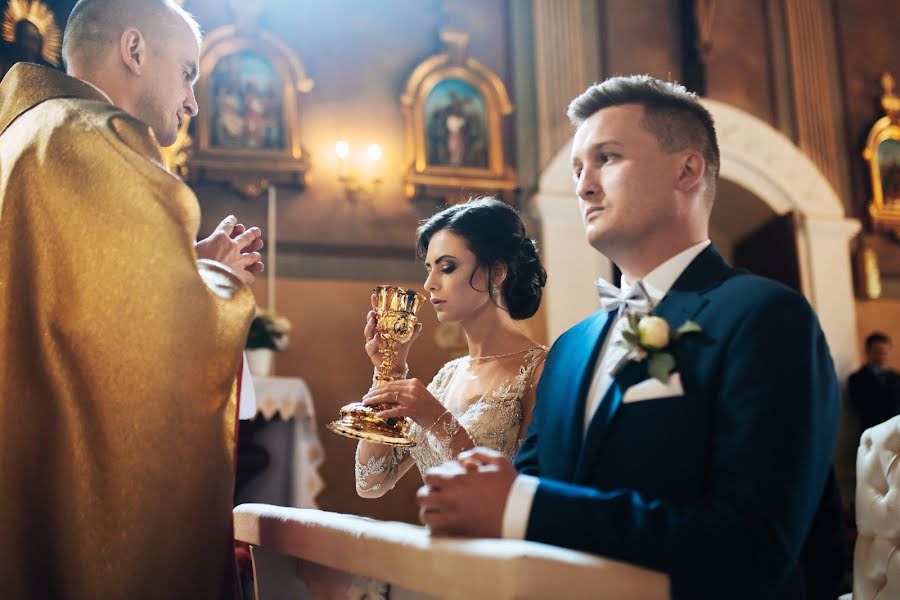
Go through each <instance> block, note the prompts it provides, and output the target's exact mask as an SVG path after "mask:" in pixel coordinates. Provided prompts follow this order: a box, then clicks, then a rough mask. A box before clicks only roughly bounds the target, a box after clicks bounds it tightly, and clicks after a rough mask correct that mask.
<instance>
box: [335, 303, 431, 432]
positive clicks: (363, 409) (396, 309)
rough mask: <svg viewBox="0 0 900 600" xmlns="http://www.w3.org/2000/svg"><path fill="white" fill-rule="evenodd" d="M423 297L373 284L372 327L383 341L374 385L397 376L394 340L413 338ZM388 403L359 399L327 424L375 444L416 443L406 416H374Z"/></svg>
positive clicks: (403, 340)
mask: <svg viewBox="0 0 900 600" xmlns="http://www.w3.org/2000/svg"><path fill="white" fill-rule="evenodd" d="M424 299H425V297H424V296H422V295H421V294H419V293H417V292H414V291H413V290H408V289H405V288H399V287H396V286H393V285H379V286H378V287H376V288H375V315H376V316H375V330H376V332H377V333H378V335H380V336H381V340H382V342H383V344H384V346H383V348H382V350H381V357H382V360H381V364H380V365H378V366H377V367H376V368H375V387H378V386H380V385H384V384H385V383H387V382H389V381H393V380H394V379H395V378H396V377H395V374H394V373H395V371H397V367H398V365H396V364H394V359H395V358H396V357H397V344H403V343H405V342H408V341H409V340H410V338H412V335H413V332H414V331H415V328H416V323H417V322H418V319H417V318H416V311H418V310H419V305H420V304H421V303H422V301H423V300H424ZM399 366H401V367H402V366H403V365H399ZM388 407H389V405H387V404H378V405H374V406H365V405H364V404H363V403H362V402H352V403H350V404H347V405H346V406H343V407H341V413H340V417H339V418H338V420H337V421H332V422H331V423H329V424H328V426H327V427H328V429H330V430H331V431H333V432H335V433H339V434H341V435H346V436H347V437H352V438H357V439H361V440H365V441H367V442H375V443H376V444H387V445H389V446H413V445H415V442H413V441H412V440H410V439H409V438H408V437H407V436H406V432H407V431H408V430H409V420H408V419H405V418H402V419H401V418H391V419H381V418H379V417H377V416H375V415H376V414H377V413H378V412H380V411H382V410H385V409H386V408H388Z"/></svg>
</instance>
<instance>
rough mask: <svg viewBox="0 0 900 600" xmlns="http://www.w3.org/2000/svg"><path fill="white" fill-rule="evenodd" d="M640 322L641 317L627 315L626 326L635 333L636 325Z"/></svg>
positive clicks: (631, 314)
mask: <svg viewBox="0 0 900 600" xmlns="http://www.w3.org/2000/svg"><path fill="white" fill-rule="evenodd" d="M640 322H641V315H639V314H636V313H633V312H629V313H628V326H629V327H630V328H631V329H632V330H634V331H637V330H638V323H640Z"/></svg>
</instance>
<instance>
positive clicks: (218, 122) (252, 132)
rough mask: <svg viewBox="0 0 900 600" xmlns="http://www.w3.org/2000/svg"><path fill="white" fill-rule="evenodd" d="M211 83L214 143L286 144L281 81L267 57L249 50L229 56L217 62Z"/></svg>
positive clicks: (278, 146)
mask: <svg viewBox="0 0 900 600" xmlns="http://www.w3.org/2000/svg"><path fill="white" fill-rule="evenodd" d="M210 85H211V96H212V113H211V116H210V118H211V120H212V123H211V127H210V139H209V144H210V146H211V147H218V148H265V149H281V148H283V147H284V114H283V111H282V99H281V93H280V92H281V87H282V86H281V81H280V80H279V78H278V73H277V71H276V70H275V67H274V66H272V64H271V63H270V62H269V61H268V60H266V58H265V57H263V56H261V55H260V54H258V53H256V52H252V51H249V50H244V51H242V52H236V53H235V54H232V55H230V56H226V57H225V58H223V59H222V60H220V61H219V62H218V63H216V66H215V68H214V70H213V72H212V76H211V82H210Z"/></svg>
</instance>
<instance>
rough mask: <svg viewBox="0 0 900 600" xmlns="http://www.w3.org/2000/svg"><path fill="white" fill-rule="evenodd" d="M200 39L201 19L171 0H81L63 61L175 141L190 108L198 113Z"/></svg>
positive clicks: (167, 141)
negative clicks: (197, 92)
mask: <svg viewBox="0 0 900 600" xmlns="http://www.w3.org/2000/svg"><path fill="white" fill-rule="evenodd" d="M200 39H201V36H200V28H199V26H198V25H197V22H196V21H195V20H194V19H193V17H191V16H190V15H189V14H188V13H187V12H185V11H184V10H183V9H182V8H181V7H180V6H178V5H176V4H175V3H174V2H172V1H171V0H79V2H78V3H77V4H76V5H75V8H73V9H72V13H71V14H70V15H69V20H68V22H67V23H66V30H65V34H64V35H63V60H64V62H65V64H66V71H67V72H68V73H69V75H72V76H73V77H77V78H78V79H81V80H83V81H86V82H88V83H91V84H92V85H94V86H96V87H97V88H99V89H100V90H102V91H103V92H104V93H105V94H106V95H107V96H109V97H110V99H111V100H112V102H113V104H115V105H116V106H118V107H119V108H121V109H123V110H125V111H127V112H129V113H131V114H132V115H134V116H135V117H137V118H139V119H141V120H142V121H144V122H145V123H146V124H147V125H149V126H150V127H151V128H152V129H153V132H154V133H155V134H156V137H157V139H158V141H159V143H160V144H161V145H163V146H169V145H171V144H172V143H173V142H174V141H175V137H176V135H177V134H178V127H179V126H180V125H181V122H182V120H183V119H184V117H185V115H189V116H194V115H196V114H197V100H196V98H195V97H194V83H195V82H196V80H197V74H198V71H199V54H200Z"/></svg>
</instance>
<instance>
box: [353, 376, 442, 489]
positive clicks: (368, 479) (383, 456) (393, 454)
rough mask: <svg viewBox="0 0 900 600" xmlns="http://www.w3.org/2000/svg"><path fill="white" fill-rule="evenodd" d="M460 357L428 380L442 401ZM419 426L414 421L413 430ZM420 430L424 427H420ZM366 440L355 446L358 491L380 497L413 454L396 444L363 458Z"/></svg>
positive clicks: (407, 467)
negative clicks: (362, 450) (361, 454)
mask: <svg viewBox="0 0 900 600" xmlns="http://www.w3.org/2000/svg"><path fill="white" fill-rule="evenodd" d="M456 364H457V361H450V362H449V363H447V364H446V365H444V366H443V367H442V368H441V370H440V371H438V374H437V375H435V377H434V379H432V380H431V383H429V384H428V391H429V392H431V393H432V395H434V397H435V398H437V399H438V400H440V401H441V402H442V403H443V391H444V390H445V389H446V387H447V382H448V381H449V380H450V376H451V375H452V374H453V370H454V369H455V368H456ZM417 427H418V426H417V425H416V424H415V423H413V424H412V427H411V428H410V433H411V434H413V431H415V429H416V428H417ZM418 429H419V431H421V428H418ZM411 437H412V438H413V440H414V441H417V442H419V441H420V440H417V439H416V437H415V435H411ZM363 443H364V442H360V443H359V444H358V445H357V446H356V464H355V468H354V470H355V473H356V493H357V494H359V495H360V496H362V497H363V498H379V497H381V496H383V495H384V494H386V493H387V492H388V491H389V490H391V489H393V487H394V486H395V485H396V484H397V482H398V481H400V478H401V477H403V475H405V474H406V472H407V471H408V470H409V469H410V467H412V465H413V464H414V462H415V461H414V460H413V458H412V457H411V456H410V449H409V448H405V447H397V446H381V447H380V448H379V449H378V451H377V453H376V454H374V455H372V456H370V457H369V458H368V459H367V460H365V461H362V459H361V458H360V448H361V447H362V444H363Z"/></svg>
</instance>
